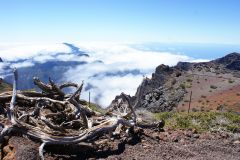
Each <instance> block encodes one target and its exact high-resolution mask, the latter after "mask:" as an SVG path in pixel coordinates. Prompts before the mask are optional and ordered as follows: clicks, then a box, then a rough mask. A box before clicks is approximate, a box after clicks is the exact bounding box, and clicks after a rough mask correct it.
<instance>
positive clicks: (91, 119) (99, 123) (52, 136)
mask: <svg viewBox="0 0 240 160" xmlns="http://www.w3.org/2000/svg"><path fill="white" fill-rule="evenodd" d="M13 75H14V82H13V91H12V92H5V93H2V94H0V101H1V102H2V103H4V104H5V106H6V108H5V109H6V110H7V115H8V118H9V120H10V121H11V125H3V124H1V128H3V129H2V131H1V137H0V138H1V140H3V139H4V138H3V137H4V136H9V135H10V133H11V132H13V131H14V132H18V133H21V134H23V135H27V136H28V137H30V138H33V139H35V140H38V141H40V142H42V145H41V146H40V147H39V156H40V157H41V159H44V154H43V149H44V147H45V146H46V145H74V144H79V143H93V142H94V141H95V140H96V139H98V138H99V137H101V136H104V135H105V134H108V133H113V132H114V131H115V130H116V129H117V128H118V133H120V132H121V128H122V127H119V126H125V128H129V127H134V126H136V127H142V128H146V127H158V126H157V125H158V124H150V125H146V124H145V125H143V124H139V123H138V122H137V115H136V113H135V111H134V106H132V105H131V104H130V99H129V98H128V96H126V95H125V94H124V93H122V94H123V97H124V99H125V100H126V101H127V103H128V106H125V108H122V109H121V110H120V109H119V108H118V111H117V112H115V111H114V109H113V110H110V111H108V113H107V114H100V113H98V112H95V111H93V110H91V109H90V108H89V107H88V106H84V105H83V104H81V103H80V100H79V98H80V94H81V91H82V88H83V83H82V84H81V85H77V84H74V83H66V84H63V85H57V84H55V83H54V82H53V81H52V80H51V79H50V78H49V84H45V83H43V82H41V81H40V80H39V79H38V78H36V77H34V80H33V81H34V84H36V85H37V86H38V87H39V88H40V89H41V90H42V93H40V92H35V91H18V90H17V78H18V75H17V70H16V69H14V70H13ZM66 87H75V88H77V89H76V91H75V92H74V93H73V94H71V95H68V96H67V95H66V94H65V93H64V92H63V91H62V89H63V88H66ZM9 101H10V105H9V106H8V103H9ZM0 107H1V106H0ZM119 107H120V108H121V107H122V106H119ZM109 113H110V114H109ZM109 115H111V116H109ZM119 128H120V129H119Z"/></svg>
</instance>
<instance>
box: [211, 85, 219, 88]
mask: <svg viewBox="0 0 240 160" xmlns="http://www.w3.org/2000/svg"><path fill="white" fill-rule="evenodd" d="M210 88H211V89H217V88H218V87H217V86H215V85H210Z"/></svg>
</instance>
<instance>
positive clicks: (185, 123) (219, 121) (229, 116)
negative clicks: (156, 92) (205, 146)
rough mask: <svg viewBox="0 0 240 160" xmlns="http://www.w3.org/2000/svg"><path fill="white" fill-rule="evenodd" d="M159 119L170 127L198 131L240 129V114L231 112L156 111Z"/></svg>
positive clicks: (233, 130)
mask: <svg viewBox="0 0 240 160" xmlns="http://www.w3.org/2000/svg"><path fill="white" fill-rule="evenodd" d="M155 117H156V119H158V120H160V119H161V120H164V121H165V124H166V128H169V129H196V130H197V131H198V132H207V131H228V132H235V131H237V130H239V129H240V125H239V124H240V115H238V114H235V113H231V112H224V113H223V112H212V111H210V110H209V111H208V112H190V113H189V114H188V113H186V112H181V113H174V112H162V113H155Z"/></svg>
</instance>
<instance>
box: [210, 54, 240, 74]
mask: <svg viewBox="0 0 240 160" xmlns="http://www.w3.org/2000/svg"><path fill="white" fill-rule="evenodd" d="M213 62H215V63H218V64H221V65H224V67H226V68H227V69H230V70H240V65H239V64H240V53H236V52H234V53H230V54H228V55H226V56H225V57H222V58H219V59H216V60H214V61H213Z"/></svg>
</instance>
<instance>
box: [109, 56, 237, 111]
mask: <svg viewBox="0 0 240 160" xmlns="http://www.w3.org/2000/svg"><path fill="white" fill-rule="evenodd" d="M239 63H240V54H239V53H231V54H228V55H226V56H225V57H222V58H219V59H216V60H213V61H210V62H204V63H188V62H179V63H178V64H177V65H176V66H173V67H169V66H166V65H160V66H158V67H157V68H156V70H155V72H154V73H153V74H152V77H151V78H148V77H145V78H144V79H143V81H142V83H141V85H140V86H139V87H138V89H137V91H136V94H135V96H133V97H131V103H132V104H135V102H136V101H138V103H136V108H142V109H147V110H149V111H152V112H161V111H172V110H176V111H187V110H188V108H189V102H190V94H191V92H192V97H191V104H190V109H191V111H210V110H226V111H235V112H240V103H239V96H240V68H239V65H238V64H239ZM118 99H119V97H118V96H117V97H116V99H115V100H113V102H112V104H111V106H113V105H116V103H117V102H118Z"/></svg>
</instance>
